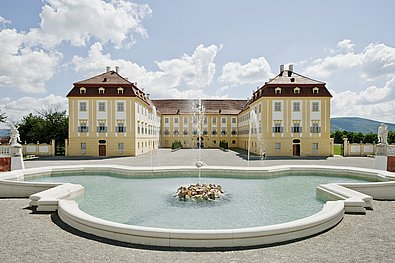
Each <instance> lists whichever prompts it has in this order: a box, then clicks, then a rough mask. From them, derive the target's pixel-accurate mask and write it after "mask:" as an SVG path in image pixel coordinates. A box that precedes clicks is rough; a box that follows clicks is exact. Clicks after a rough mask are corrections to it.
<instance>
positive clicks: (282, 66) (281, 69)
mask: <svg viewBox="0 0 395 263" xmlns="http://www.w3.org/2000/svg"><path fill="white" fill-rule="evenodd" d="M283 71H284V64H283V65H280V74H282V73H283Z"/></svg>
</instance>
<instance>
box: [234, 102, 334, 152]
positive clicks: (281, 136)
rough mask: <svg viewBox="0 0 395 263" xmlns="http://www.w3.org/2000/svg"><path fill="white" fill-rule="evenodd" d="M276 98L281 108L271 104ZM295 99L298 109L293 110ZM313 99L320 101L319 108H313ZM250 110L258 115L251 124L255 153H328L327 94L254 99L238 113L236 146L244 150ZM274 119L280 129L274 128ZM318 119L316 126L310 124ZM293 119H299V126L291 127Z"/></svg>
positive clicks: (297, 120)
mask: <svg viewBox="0 0 395 263" xmlns="http://www.w3.org/2000/svg"><path fill="white" fill-rule="evenodd" d="M275 102H280V103H281V107H282V109H281V111H278V112H276V111H275V109H274V107H273V105H274V103H275ZM294 102H299V103H300V109H299V111H298V112H297V113H296V114H295V112H294V111H293V103H294ZM313 102H318V103H319V110H318V111H314V112H312V110H311V105H312V103H313ZM259 105H260V106H259ZM259 109H261V110H259ZM251 111H256V114H257V116H258V118H257V119H258V128H257V129H255V125H252V132H251V135H250V151H251V152H253V153H255V154H258V155H259V154H263V152H264V153H265V154H266V156H330V155H331V149H332V145H331V140H330V97H322V98H317V97H314V98H311V97H301V98H299V97H291V98H284V97H282V98H277V97H262V98H260V99H259V100H257V101H255V102H254V103H252V104H251V105H250V106H249V107H248V108H247V109H245V110H244V111H242V112H241V113H240V114H239V125H238V131H239V141H238V147H239V148H241V149H246V150H247V149H248V142H249V134H248V130H249V128H250V118H249V117H250V114H251ZM276 121H281V126H280V127H281V129H280V131H282V132H275V131H274V130H273V129H274V123H275V122H276ZM317 121H318V128H313V127H312V123H313V122H317ZM295 122H296V123H299V125H300V126H299V127H300V128H299V129H294V128H293V127H294V126H293V125H294V123H295ZM259 127H260V129H259ZM243 131H244V132H243ZM258 134H259V135H258ZM258 138H260V143H259V141H258ZM260 145H261V146H262V147H260ZM298 148H299V149H298ZM261 149H262V150H261Z"/></svg>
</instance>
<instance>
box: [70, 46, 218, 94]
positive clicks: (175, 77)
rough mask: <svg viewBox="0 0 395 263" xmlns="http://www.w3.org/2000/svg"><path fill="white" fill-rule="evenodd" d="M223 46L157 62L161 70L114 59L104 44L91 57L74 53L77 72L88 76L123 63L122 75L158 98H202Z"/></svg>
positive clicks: (201, 48) (96, 48) (197, 49)
mask: <svg viewBox="0 0 395 263" xmlns="http://www.w3.org/2000/svg"><path fill="white" fill-rule="evenodd" d="M220 49H221V47H218V46H215V45H211V46H208V47H205V46H203V45H199V46H197V47H196V49H195V51H194V52H193V54H192V55H187V54H184V55H183V56H182V57H181V58H177V59H171V60H164V61H160V62H156V64H157V65H158V68H159V70H158V71H148V70H147V69H146V68H145V67H143V66H140V65H138V64H136V63H134V62H132V61H127V60H124V59H115V60H113V59H112V57H111V55H110V54H104V53H103V47H102V45H101V44H100V43H95V44H93V45H92V46H91V47H90V50H89V53H88V56H87V57H84V58H83V57H79V56H74V58H73V60H72V63H73V65H74V68H75V71H76V72H78V73H80V74H82V75H84V76H86V77H91V76H92V75H95V74H99V73H100V72H103V71H104V69H105V67H106V66H112V67H113V68H114V67H115V66H119V67H120V74H121V75H123V76H125V77H129V80H130V81H131V82H137V83H138V87H140V88H144V89H145V91H146V92H147V93H151V94H152V95H154V96H155V97H177V98H180V97H191V96H195V97H202V96H204V92H203V90H202V89H203V88H204V87H206V86H208V85H210V84H211V83H212V80H213V76H214V73H215V63H214V59H215V57H216V55H217V53H218V52H219V50H220Z"/></svg>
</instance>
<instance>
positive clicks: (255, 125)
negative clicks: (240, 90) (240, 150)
mask: <svg viewBox="0 0 395 263" xmlns="http://www.w3.org/2000/svg"><path fill="white" fill-rule="evenodd" d="M249 117H250V118H249V124H250V126H249V130H248V149H247V151H248V153H247V161H248V166H249V165H250V148H251V134H252V133H254V129H255V134H256V135H257V142H258V149H259V155H260V156H261V159H263V158H264V157H265V156H266V153H265V149H264V147H263V145H262V138H261V133H260V130H259V128H260V127H259V121H258V117H257V115H256V113H255V111H254V110H252V111H251V112H250V116H249Z"/></svg>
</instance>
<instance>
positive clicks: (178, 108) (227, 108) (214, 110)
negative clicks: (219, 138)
mask: <svg viewBox="0 0 395 263" xmlns="http://www.w3.org/2000/svg"><path fill="white" fill-rule="evenodd" d="M196 101H197V100H193V99H164V100H152V102H153V103H154V105H155V107H156V108H157V109H158V110H159V112H160V113H161V114H191V113H193V112H194V110H193V107H194V103H196ZM246 103H247V101H246V100H218V99H213V100H210V99H207V100H202V105H203V106H204V108H205V113H206V114H210V113H211V114H229V115H234V114H238V113H239V112H240V111H241V110H242V109H243V107H244V105H245V104H246Z"/></svg>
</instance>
